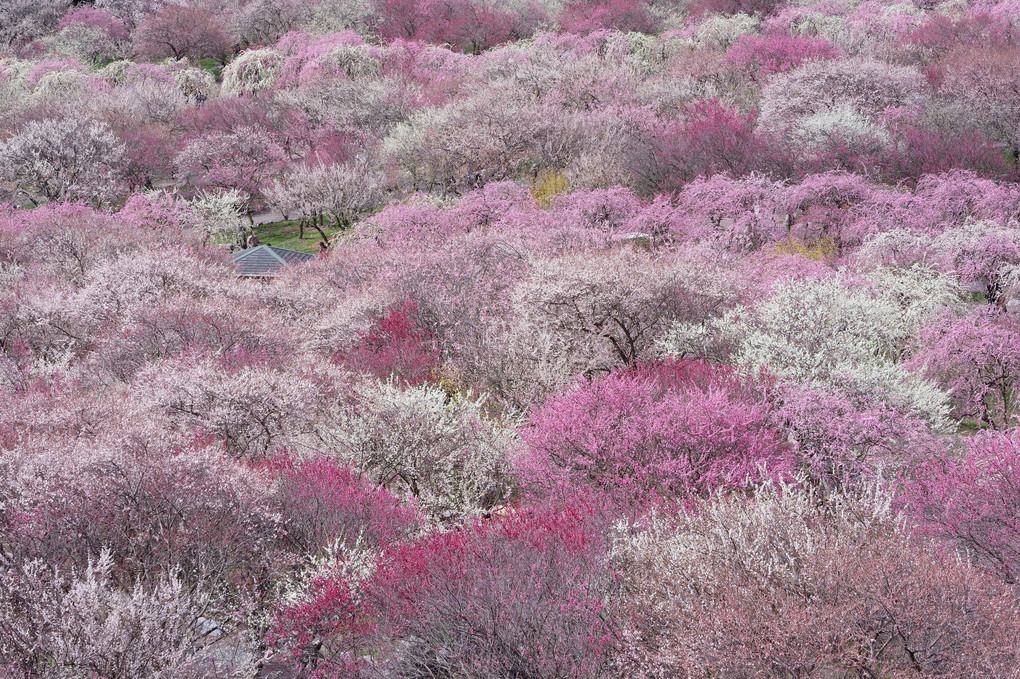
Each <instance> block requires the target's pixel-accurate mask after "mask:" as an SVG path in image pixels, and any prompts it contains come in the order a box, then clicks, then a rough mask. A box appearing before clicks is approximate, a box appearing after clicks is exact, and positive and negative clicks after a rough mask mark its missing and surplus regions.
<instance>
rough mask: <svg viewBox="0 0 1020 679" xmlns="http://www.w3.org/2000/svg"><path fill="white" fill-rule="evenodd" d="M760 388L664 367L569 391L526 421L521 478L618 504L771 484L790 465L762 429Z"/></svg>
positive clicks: (693, 364)
mask: <svg viewBox="0 0 1020 679" xmlns="http://www.w3.org/2000/svg"><path fill="white" fill-rule="evenodd" d="M767 388H768V381H767V379H765V378H753V377H749V376H744V375H741V374H739V373H737V372H735V371H733V370H732V369H728V368H720V367H714V366H711V365H710V364H708V363H704V362H698V361H673V360H670V361H663V362H659V363H652V364H647V365H642V366H639V367H637V368H634V369H631V370H627V371H625V372H618V373H615V374H611V375H608V376H605V377H601V378H598V379H595V380H593V381H591V382H584V383H581V384H578V385H577V386H575V387H573V388H571V389H569V390H567V391H565V392H563V393H560V394H557V395H555V396H553V397H552V398H550V399H549V400H548V401H547V402H546V404H545V405H544V406H542V407H541V408H540V409H538V411H536V412H535V413H534V414H533V415H532V416H531V421H530V423H529V425H528V427H527V428H526V429H525V430H524V431H523V433H522V436H523V438H524V441H525V444H526V446H527V450H526V452H525V453H524V455H523V457H522V459H521V461H520V464H521V466H522V468H523V471H522V473H523V475H524V477H525V479H526V480H527V481H530V483H531V484H534V485H535V486H536V487H537V488H543V487H544V488H545V489H549V488H550V487H553V486H556V485H558V484H574V483H580V484H583V485H591V486H594V487H597V488H601V489H603V490H605V491H607V492H608V493H609V494H610V496H611V497H612V498H613V500H615V501H616V502H618V503H620V505H622V506H627V505H630V504H631V503H638V504H641V503H645V502H649V501H654V500H659V499H662V500H680V501H683V500H688V499H690V498H691V497H692V496H695V495H700V494H704V493H707V492H711V491H713V490H716V489H719V488H741V487H745V486H747V485H749V484H752V483H755V482H758V481H762V480H765V479H770V478H772V479H775V478H781V477H783V476H784V475H785V474H786V473H787V472H788V471H790V469H791V464H792V463H791V458H790V456H789V451H788V449H787V447H786V445H785V443H784V442H783V440H782V438H781V436H780V434H779V433H778V432H777V431H775V430H773V429H771V428H770V427H769V424H768V418H769V408H768V406H766V405H765V403H764V395H765V393H766V390H767Z"/></svg>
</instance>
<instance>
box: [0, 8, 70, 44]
mask: <svg viewBox="0 0 1020 679" xmlns="http://www.w3.org/2000/svg"><path fill="white" fill-rule="evenodd" d="M69 5H70V0H40V1H38V2H37V1H35V0H11V1H10V2H5V3H4V4H3V6H2V7H0V45H3V46H4V47H7V48H11V47H16V46H18V45H21V44H23V43H28V42H30V41H32V40H35V39H36V38H40V37H42V36H43V35H45V34H47V33H48V32H50V31H51V30H52V29H53V28H54V27H56V25H57V23H58V22H59V21H60V18H61V17H62V16H63V15H64V13H65V12H66V11H67V9H68V7H69Z"/></svg>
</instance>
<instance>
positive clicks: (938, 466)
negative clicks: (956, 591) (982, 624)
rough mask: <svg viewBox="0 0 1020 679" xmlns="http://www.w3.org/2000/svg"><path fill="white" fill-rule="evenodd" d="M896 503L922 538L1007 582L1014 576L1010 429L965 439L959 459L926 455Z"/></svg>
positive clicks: (1019, 557) (1015, 470)
mask: <svg viewBox="0 0 1020 679" xmlns="http://www.w3.org/2000/svg"><path fill="white" fill-rule="evenodd" d="M899 501H900V502H901V503H902V504H903V505H904V506H905V507H906V511H907V512H908V514H909V515H910V516H911V517H912V518H913V519H914V521H915V524H916V528H917V529H918V530H919V531H920V532H921V533H922V534H925V535H931V536H937V537H939V538H943V539H947V540H949V541H950V542H951V543H953V544H954V545H956V546H957V547H958V548H959V550H960V552H961V554H963V555H964V557H965V558H967V559H969V560H971V561H973V562H974V563H976V564H978V565H980V566H982V567H984V568H985V569H987V570H988V571H989V572H991V573H993V574H995V575H997V576H998V577H1000V578H1002V579H1004V580H1005V581H1006V582H1009V583H1016V581H1017V578H1018V577H1020V447H1018V443H1017V433H1016V430H1011V431H1005V432H995V433H991V432H989V433H986V434H981V435H979V436H976V437H974V438H971V439H968V440H967V441H966V443H965V444H964V449H963V452H962V455H959V456H956V455H952V456H932V457H929V458H927V459H924V460H922V461H921V462H920V463H919V464H918V465H916V466H915V467H914V468H913V469H911V470H910V474H909V475H907V476H906V482H905V487H904V490H903V493H902V495H901V497H900V498H899Z"/></svg>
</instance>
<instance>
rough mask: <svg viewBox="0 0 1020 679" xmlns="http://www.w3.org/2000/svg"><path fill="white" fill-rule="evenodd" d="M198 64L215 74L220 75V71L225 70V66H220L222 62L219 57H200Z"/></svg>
mask: <svg viewBox="0 0 1020 679" xmlns="http://www.w3.org/2000/svg"><path fill="white" fill-rule="evenodd" d="M198 65H199V66H201V67H202V68H204V69H205V70H207V71H209V72H210V73H212V74H213V75H219V74H220V71H222V70H223V67H222V66H220V62H219V61H218V60H217V59H213V58H212V57H206V58H205V59H199V60H198Z"/></svg>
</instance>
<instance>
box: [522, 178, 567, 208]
mask: <svg viewBox="0 0 1020 679" xmlns="http://www.w3.org/2000/svg"><path fill="white" fill-rule="evenodd" d="M569 190H570V182H568V181H567V178H566V177H564V176H563V174H562V173H560V172H557V171H556V170H542V172H540V173H539V175H538V178H537V179H535V184H534V186H532V187H531V195H533V196H534V197H535V200H537V201H538V204H539V205H541V206H542V207H544V208H548V207H550V206H552V199H553V197H554V196H557V195H559V194H561V193H566V192H567V191H569Z"/></svg>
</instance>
